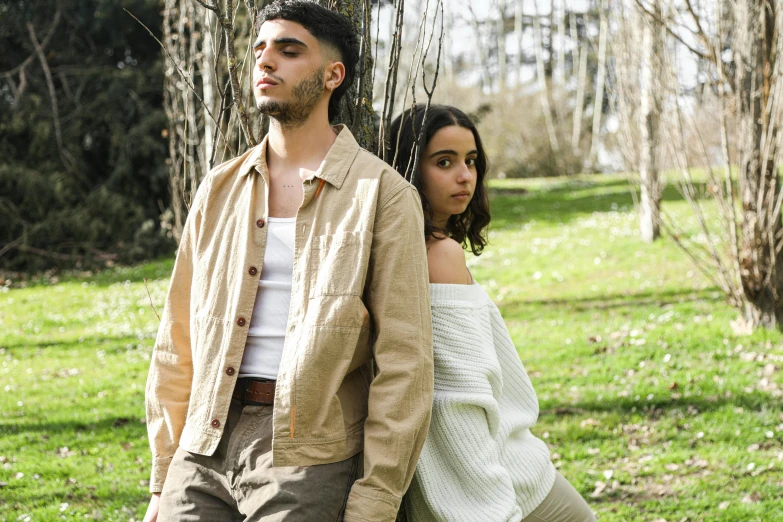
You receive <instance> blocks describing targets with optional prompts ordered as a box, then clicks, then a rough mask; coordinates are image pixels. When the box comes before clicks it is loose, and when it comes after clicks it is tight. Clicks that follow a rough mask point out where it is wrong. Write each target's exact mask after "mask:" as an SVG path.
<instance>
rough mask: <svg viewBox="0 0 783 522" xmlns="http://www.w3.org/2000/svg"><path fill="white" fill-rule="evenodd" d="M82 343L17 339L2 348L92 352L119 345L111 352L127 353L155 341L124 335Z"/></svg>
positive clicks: (86, 339)
mask: <svg viewBox="0 0 783 522" xmlns="http://www.w3.org/2000/svg"><path fill="white" fill-rule="evenodd" d="M81 339H82V340H81V342H80V341H79V340H78V339H63V340H61V341H26V340H24V338H16V339H14V341H15V342H10V343H9V342H5V343H0V348H4V349H6V350H7V351H13V350H18V351H26V350H51V349H66V348H67V349H69V350H89V351H92V350H94V349H95V347H96V346H100V347H101V348H105V347H106V345H107V344H109V345H110V344H118V345H121V346H114V347H109V348H110V352H109V353H114V352H120V351H122V352H125V351H127V350H128V349H129V348H128V347H127V345H129V344H133V345H134V346H137V345H139V344H142V345H144V346H147V345H149V346H150V347H151V346H152V345H153V343H154V341H155V339H154V338H152V337H149V338H146V337H145V338H144V339H139V337H137V336H135V335H124V336H118V337H106V336H102V337H82V338H81Z"/></svg>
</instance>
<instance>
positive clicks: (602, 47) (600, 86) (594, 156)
mask: <svg viewBox="0 0 783 522" xmlns="http://www.w3.org/2000/svg"><path fill="white" fill-rule="evenodd" d="M600 17H601V22H600V26H599V34H598V71H597V74H596V79H595V100H594V103H593V135H592V140H591V142H590V155H589V156H588V165H587V166H588V168H589V169H590V170H593V169H595V167H596V163H597V161H598V145H599V144H600V141H601V116H602V112H603V106H604V80H605V78H606V33H607V32H608V23H607V20H606V0H601V6H600Z"/></svg>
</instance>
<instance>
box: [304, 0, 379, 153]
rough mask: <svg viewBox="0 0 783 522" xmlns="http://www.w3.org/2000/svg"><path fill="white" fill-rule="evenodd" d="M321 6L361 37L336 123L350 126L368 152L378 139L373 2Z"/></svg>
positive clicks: (343, 0)
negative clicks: (350, 82)
mask: <svg viewBox="0 0 783 522" xmlns="http://www.w3.org/2000/svg"><path fill="white" fill-rule="evenodd" d="M318 3H319V4H321V5H322V6H324V7H326V8H328V9H331V10H332V11H336V12H338V13H340V14H341V15H343V16H345V17H346V18H348V19H349V20H350V21H351V22H352V23H353V26H354V28H355V29H356V32H357V33H358V34H359V38H360V55H359V67H358V68H357V70H356V78H354V84H353V85H352V86H351V88H350V89H348V91H347V92H346V93H345V96H344V97H343V100H342V101H341V104H340V114H339V115H338V117H337V121H338V122H340V123H345V124H346V125H348V128H349V129H351V133H353V135H354V137H355V138H356V141H358V142H359V144H360V145H361V146H362V147H365V148H368V149H369V148H371V147H372V145H373V143H374V142H375V141H376V139H377V138H376V135H375V129H374V125H373V119H374V117H375V111H373V108H372V87H373V86H372V78H373V54H372V45H371V42H372V37H371V34H370V33H371V31H370V26H371V23H370V20H371V16H372V3H371V2H370V1H369V0H318Z"/></svg>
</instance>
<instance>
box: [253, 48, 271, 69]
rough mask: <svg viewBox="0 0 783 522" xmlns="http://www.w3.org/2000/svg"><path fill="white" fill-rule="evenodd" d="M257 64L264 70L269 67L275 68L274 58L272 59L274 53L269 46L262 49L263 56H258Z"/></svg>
mask: <svg viewBox="0 0 783 522" xmlns="http://www.w3.org/2000/svg"><path fill="white" fill-rule="evenodd" d="M257 65H258V68H259V69H260V70H262V71H264V70H267V69H269V70H274V60H273V59H272V53H271V52H270V50H269V48H268V47H267V48H266V49H264V50H263V51H261V56H259V57H258V64H257Z"/></svg>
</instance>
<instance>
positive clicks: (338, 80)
mask: <svg viewBox="0 0 783 522" xmlns="http://www.w3.org/2000/svg"><path fill="white" fill-rule="evenodd" d="M344 80H345V65H343V63H342V62H329V63H328V64H327V65H326V67H325V68H324V84H325V85H326V88H327V89H328V90H330V91H334V90H335V89H336V88H338V87H339V86H340V85H341V84H342V83H343V81H344Z"/></svg>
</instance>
